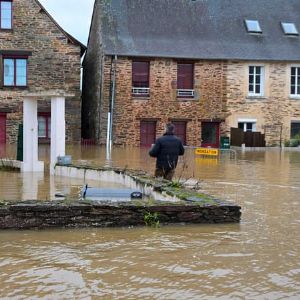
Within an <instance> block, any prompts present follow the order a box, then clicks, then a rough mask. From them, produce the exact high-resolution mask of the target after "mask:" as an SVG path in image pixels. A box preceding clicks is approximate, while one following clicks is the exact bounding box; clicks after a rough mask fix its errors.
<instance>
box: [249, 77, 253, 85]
mask: <svg viewBox="0 0 300 300" xmlns="http://www.w3.org/2000/svg"><path fill="white" fill-rule="evenodd" d="M253 81H254V77H253V75H250V76H249V83H250V84H253Z"/></svg>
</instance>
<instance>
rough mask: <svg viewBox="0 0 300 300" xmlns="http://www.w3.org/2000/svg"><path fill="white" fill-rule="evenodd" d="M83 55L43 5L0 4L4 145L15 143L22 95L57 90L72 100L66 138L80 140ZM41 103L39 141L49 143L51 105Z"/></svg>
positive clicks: (0, 0) (10, 0)
mask: <svg viewBox="0 0 300 300" xmlns="http://www.w3.org/2000/svg"><path fill="white" fill-rule="evenodd" d="M84 51H85V46H84V45H82V44H81V43H80V42H79V41H77V40H76V39H75V38H73V37H72V36H71V35H69V34H68V33H67V32H65V31H64V30H63V29H62V28H61V27H60V26H59V25H58V24H57V23H56V22H55V20H54V19H53V18H52V17H51V16H50V15H49V13H48V12H47V11H46V10H45V8H44V7H43V6H42V5H41V4H40V3H39V1H37V0H26V1H24V0H0V143H5V142H9V143H12V142H15V141H16V139H17V132H18V125H19V124H20V123H22V115H23V113H22V110H23V99H24V95H26V94H27V93H41V94H42V92H47V91H53V90H60V91H64V92H65V93H67V94H72V95H74V96H72V97H71V98H68V99H67V100H66V107H65V109H66V139H67V140H68V141H79V140H80V138H81V92H80V69H81V56H82V55H83V53H84ZM39 100H42V101H38V102H39V105H38V133H39V138H40V139H41V141H49V139H50V124H51V113H50V112H51V109H50V101H49V100H47V99H39ZM43 100H44V101H43Z"/></svg>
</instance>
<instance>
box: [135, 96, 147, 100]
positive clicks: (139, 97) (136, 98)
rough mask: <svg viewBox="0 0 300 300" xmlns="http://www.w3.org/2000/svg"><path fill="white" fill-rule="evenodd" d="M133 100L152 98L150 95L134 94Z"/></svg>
mask: <svg viewBox="0 0 300 300" xmlns="http://www.w3.org/2000/svg"><path fill="white" fill-rule="evenodd" d="M131 97H132V100H150V96H135V95H132V96H131Z"/></svg>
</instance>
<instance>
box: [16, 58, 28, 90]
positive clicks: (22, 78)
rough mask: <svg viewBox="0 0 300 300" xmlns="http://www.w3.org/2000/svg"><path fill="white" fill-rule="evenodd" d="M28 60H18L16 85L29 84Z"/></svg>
mask: <svg viewBox="0 0 300 300" xmlns="http://www.w3.org/2000/svg"><path fill="white" fill-rule="evenodd" d="M26 66H27V60H26V59H17V60H16V73H17V74H16V85H18V86H26V84H27V78H26V75H27V70H26Z"/></svg>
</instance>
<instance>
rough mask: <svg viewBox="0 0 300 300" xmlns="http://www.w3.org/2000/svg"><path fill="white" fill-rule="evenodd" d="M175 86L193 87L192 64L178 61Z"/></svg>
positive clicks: (181, 87)
mask: <svg viewBox="0 0 300 300" xmlns="http://www.w3.org/2000/svg"><path fill="white" fill-rule="evenodd" d="M177 88H178V89H190V90H192V89H193V88H194V64H187V63H178V65H177Z"/></svg>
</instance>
